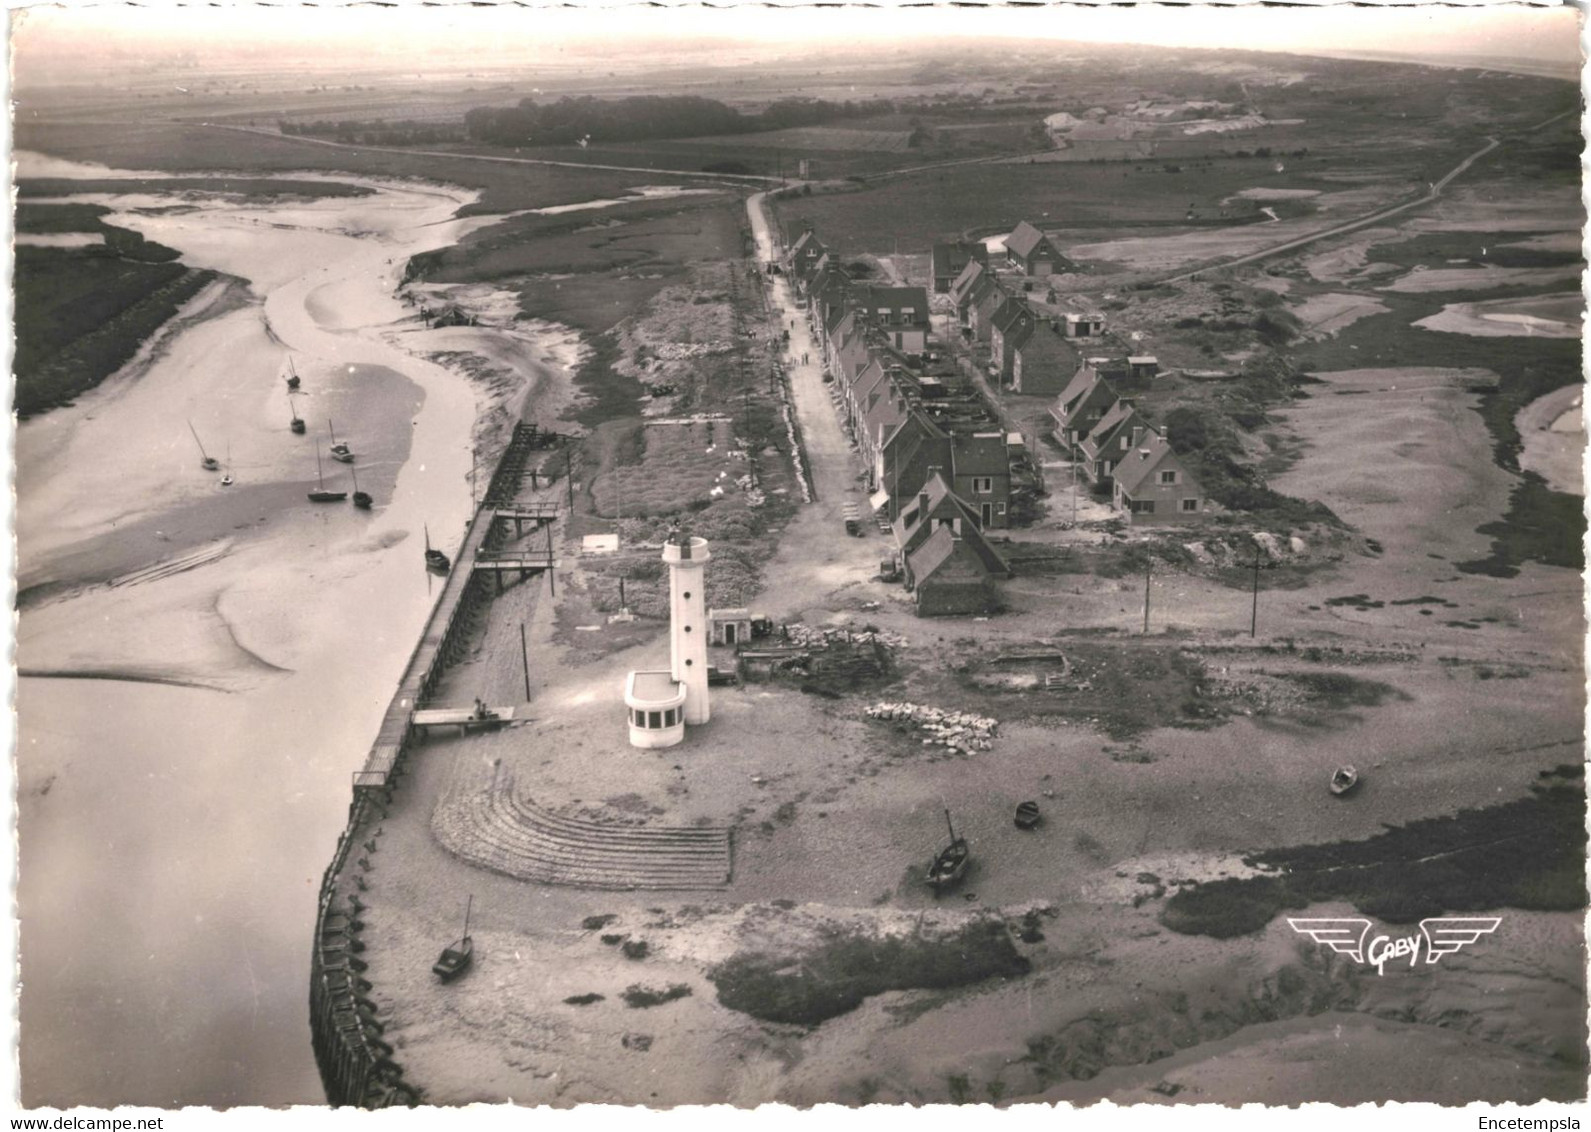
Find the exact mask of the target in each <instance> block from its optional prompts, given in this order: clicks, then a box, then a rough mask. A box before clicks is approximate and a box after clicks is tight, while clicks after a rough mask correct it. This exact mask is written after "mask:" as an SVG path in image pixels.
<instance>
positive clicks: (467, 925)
mask: <svg viewBox="0 0 1591 1132" xmlns="http://www.w3.org/2000/svg"><path fill="white" fill-rule="evenodd" d="M474 907H475V894H474V893H473V892H472V893H470V896H469V899H468V900H467V901H465V904H464V938H465V939H469V938H470V912H471V911H472V910H473V909H474Z"/></svg>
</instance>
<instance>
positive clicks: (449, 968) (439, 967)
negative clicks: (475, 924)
mask: <svg viewBox="0 0 1591 1132" xmlns="http://www.w3.org/2000/svg"><path fill="white" fill-rule="evenodd" d="M474 907H475V897H474V896H473V895H472V896H471V897H470V898H469V901H468V902H467V903H466V904H465V905H464V935H463V936H462V937H461V938H459V939H456V940H454V941H453V942H452V943H450V944H448V945H447V946H446V947H445V948H443V949H442V954H441V956H440V957H439V958H438V959H437V961H436V962H435V963H433V964H431V973H432V974H434V975H435V976H436V977H437V978H439V979H441V980H442V981H443V982H444V983H451V982H452V981H453V980H454V979H456V978H458V977H459V976H460V975H462V974H463V973H464V972H465V971H467V970H469V966H470V964H471V963H472V962H474V960H475V940H474V939H473V938H471V936H470V912H471V911H472V910H473V909H474Z"/></svg>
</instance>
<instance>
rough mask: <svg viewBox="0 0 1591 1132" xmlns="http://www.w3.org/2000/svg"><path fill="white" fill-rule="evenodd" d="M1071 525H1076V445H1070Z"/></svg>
mask: <svg viewBox="0 0 1591 1132" xmlns="http://www.w3.org/2000/svg"><path fill="white" fill-rule="evenodd" d="M1072 526H1074V527H1075V526H1077V446H1076V445H1075V444H1074V445H1073V446H1072Z"/></svg>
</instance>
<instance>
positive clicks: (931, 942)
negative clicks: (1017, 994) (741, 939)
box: [708, 920, 1029, 1026]
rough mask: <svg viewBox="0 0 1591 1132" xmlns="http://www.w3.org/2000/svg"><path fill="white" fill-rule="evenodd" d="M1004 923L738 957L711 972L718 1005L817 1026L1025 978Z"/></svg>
mask: <svg viewBox="0 0 1591 1132" xmlns="http://www.w3.org/2000/svg"><path fill="white" fill-rule="evenodd" d="M1028 966H1029V964H1028V960H1027V959H1026V958H1025V957H1023V956H1021V955H1019V954H1018V953H1017V950H1016V947H1015V945H1014V944H1012V942H1011V937H1010V934H1009V933H1008V932H1007V931H1006V928H1005V925H1004V924H1003V923H1002V922H1000V921H999V920H979V921H976V922H974V923H970V924H967V925H966V926H965V927H963V928H961V929H960V930H958V931H955V932H953V933H951V934H949V935H946V936H942V937H938V938H934V939H925V938H923V937H922V936H917V935H910V936H875V935H867V934H863V933H861V932H857V931H847V930H843V929H840V928H832V929H829V930H828V931H827V932H826V933H825V938H824V940H823V942H822V943H821V944H820V945H819V946H818V947H816V948H814V949H813V950H811V951H808V952H804V953H802V954H800V955H775V954H770V953H767V952H761V951H756V952H740V953H738V954H736V955H733V956H731V957H730V958H729V959H727V960H725V961H724V962H723V963H720V964H719V965H718V966H716V967H714V968H713V969H712V970H711V971H710V972H708V978H709V979H711V980H712V982H713V985H714V986H716V987H717V988H718V1001H719V1002H721V1003H723V1004H724V1005H725V1006H727V1007H729V1008H730V1009H731V1010H739V1011H741V1012H742V1013H745V1014H749V1015H751V1016H752V1017H753V1018H759V1019H761V1020H762V1021H764V1022H790V1023H796V1024H798V1025H805V1026H815V1025H817V1024H818V1023H820V1022H823V1021H825V1020H826V1019H829V1018H834V1017H836V1016H838V1015H840V1014H844V1013H846V1012H847V1011H850V1010H855V1009H856V1008H857V1007H858V1006H860V1005H861V1004H862V1002H863V1000H864V999H866V998H867V997H868V996H869V995H874V994H882V993H883V992H885V991H891V990H912V989H917V988H924V989H943V988H949V987H960V986H966V985H968V984H970V983H975V982H980V981H981V980H983V979H988V978H994V977H996V976H998V977H1002V978H1011V977H1014V976H1017V975H1024V974H1026V973H1027V971H1028Z"/></svg>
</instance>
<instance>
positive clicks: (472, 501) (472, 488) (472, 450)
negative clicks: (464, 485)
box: [470, 444, 479, 514]
mask: <svg viewBox="0 0 1591 1132" xmlns="http://www.w3.org/2000/svg"><path fill="white" fill-rule="evenodd" d="M478 507H479V504H477V503H476V502H475V445H473V444H472V445H470V513H471V514H474V512H475V511H476V509H477V508H478Z"/></svg>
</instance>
